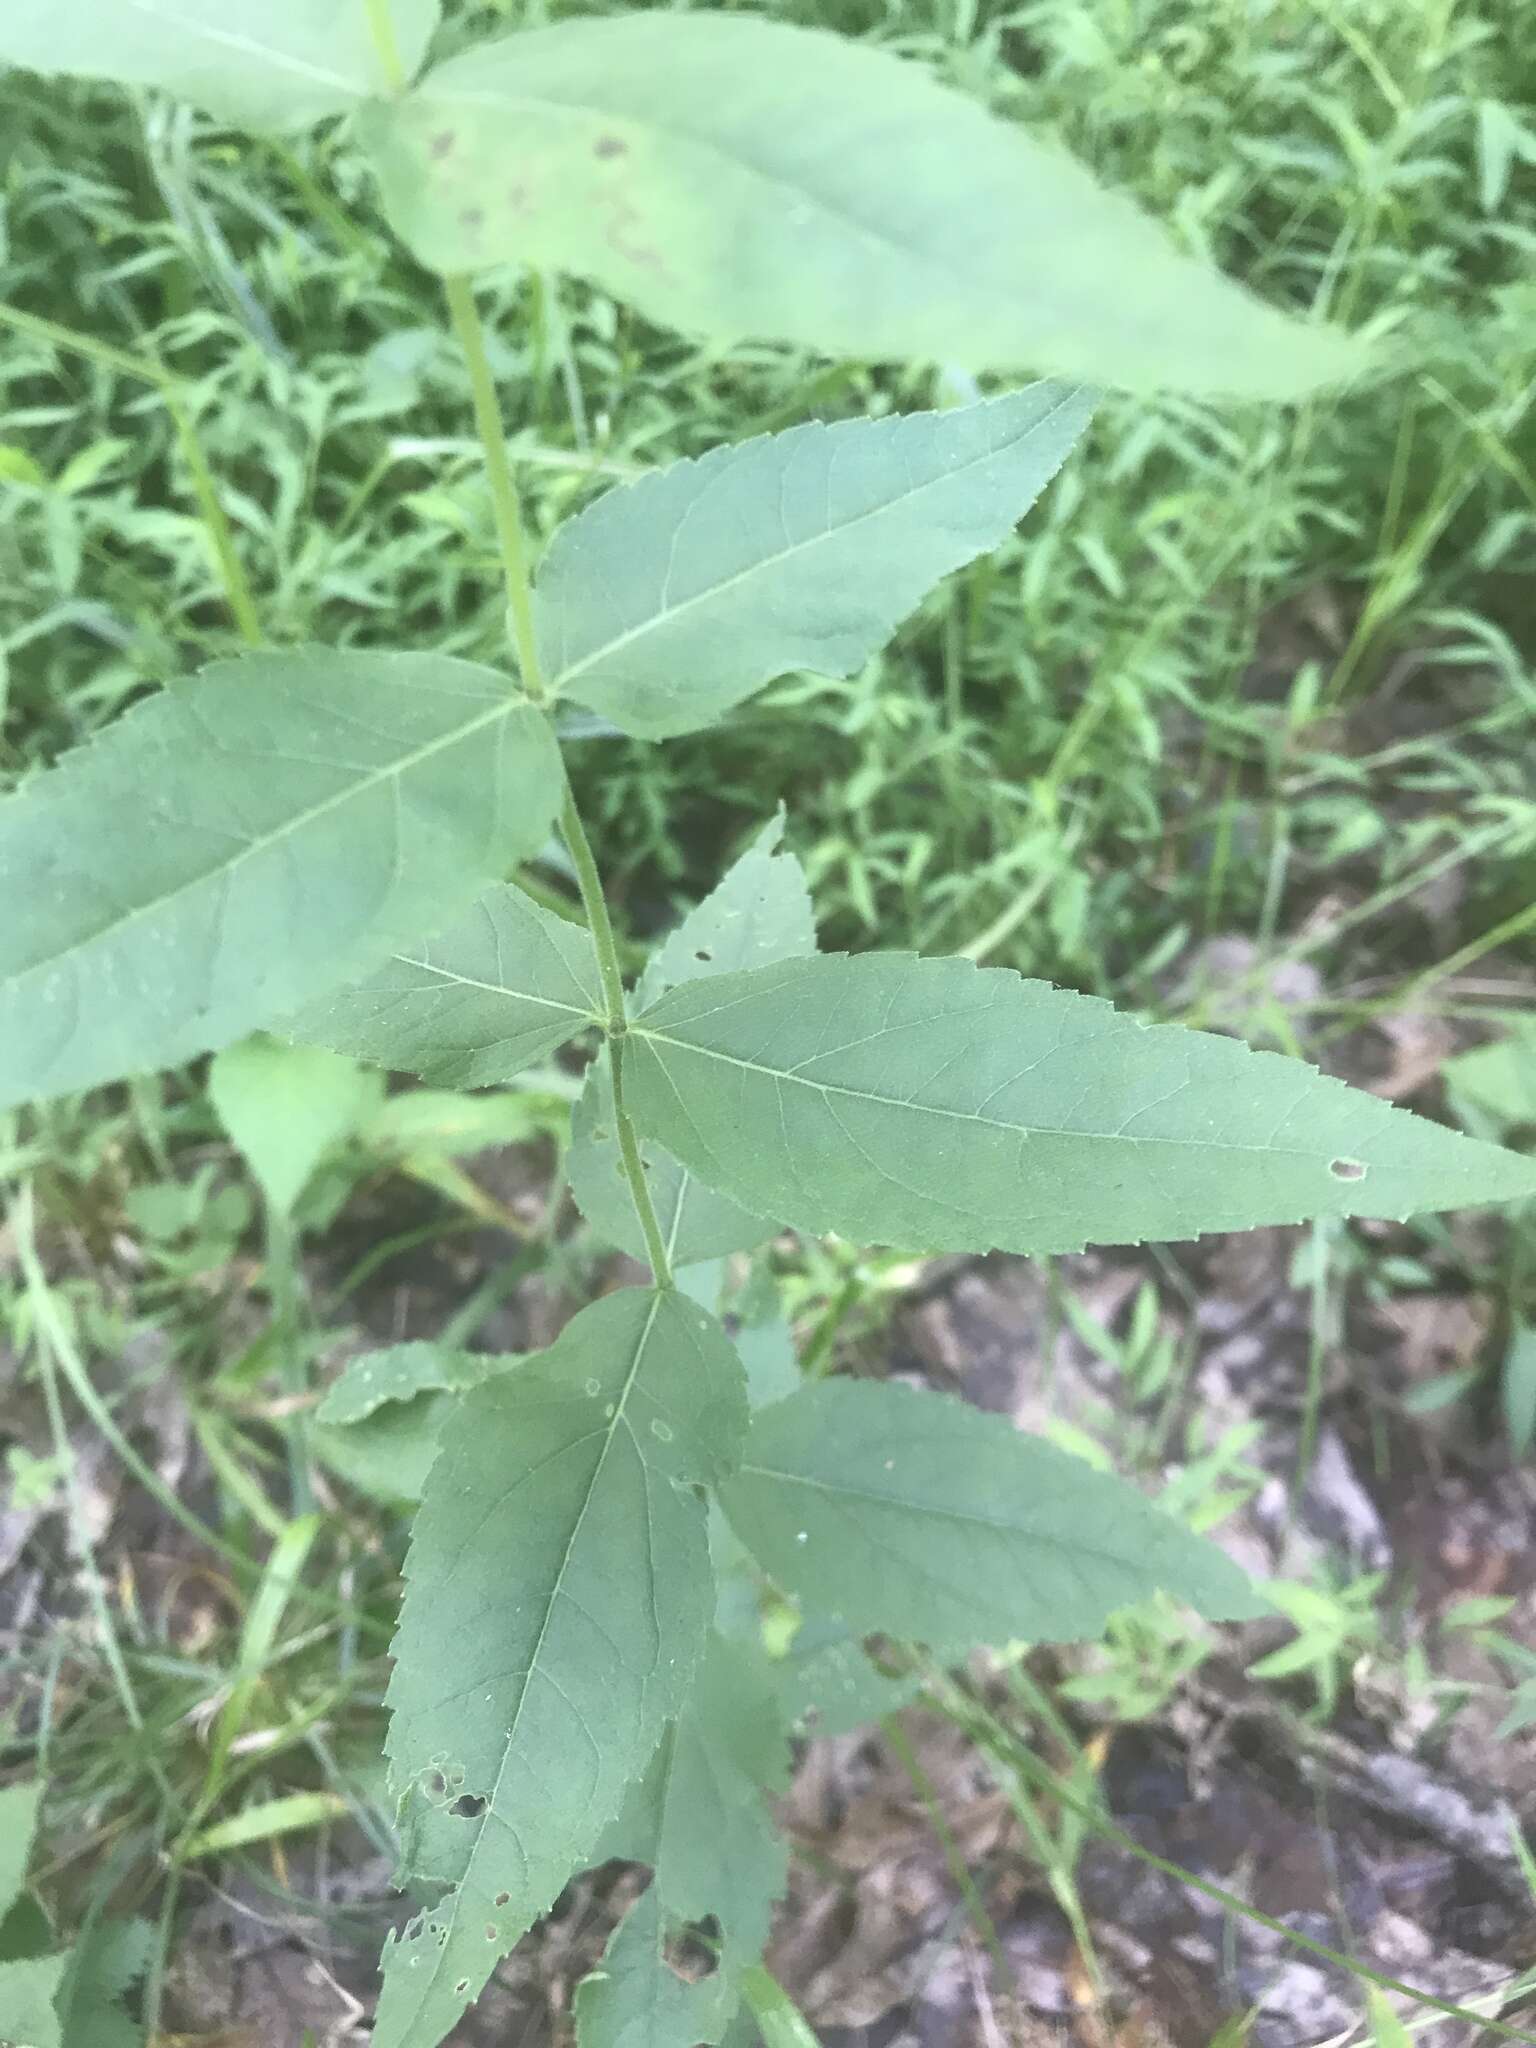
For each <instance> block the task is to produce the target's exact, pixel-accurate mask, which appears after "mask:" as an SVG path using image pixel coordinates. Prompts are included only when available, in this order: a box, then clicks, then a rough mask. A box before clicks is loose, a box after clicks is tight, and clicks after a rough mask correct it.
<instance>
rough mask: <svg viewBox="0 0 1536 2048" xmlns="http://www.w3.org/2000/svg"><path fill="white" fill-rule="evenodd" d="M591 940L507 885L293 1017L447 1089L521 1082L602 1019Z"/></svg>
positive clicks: (291, 1026)
mask: <svg viewBox="0 0 1536 2048" xmlns="http://www.w3.org/2000/svg"><path fill="white" fill-rule="evenodd" d="M603 1010H604V1005H603V993H602V984H601V982H600V980H599V978H598V971H597V956H596V954H595V953H594V952H593V950H592V936H591V934H590V933H589V932H587V931H586V930H584V929H583V927H582V926H580V925H575V924H571V923H569V922H568V921H567V920H566V919H565V918H563V917H558V916H556V914H555V913H554V912H553V911H551V910H545V909H543V908H542V907H541V906H540V905H539V904H537V903H535V902H534V901H533V899H532V897H530V896H527V895H525V894H524V893H523V891H522V890H521V889H514V888H512V887H510V886H509V885H507V884H505V883H500V884H498V885H497V886H495V887H494V888H491V889H487V890H486V891H485V892H484V894H483V895H481V896H480V897H479V898H478V900H477V901H476V902H475V904H474V905H473V907H472V908H471V909H470V910H469V912H468V913H467V915H466V916H464V917H463V918H462V919H461V920H460V921H459V922H458V923H457V924H455V925H453V926H451V927H450V928H449V929H448V930H447V931H443V932H438V933H437V934H436V935H435V936H434V937H432V938H430V939H418V940H417V941H416V942H415V944H413V945H409V946H403V947H401V948H400V949H399V950H398V951H397V952H395V953H393V954H392V955H391V956H390V958H389V959H388V960H386V961H385V962H384V964H383V966H382V967H379V968H377V969H376V970H375V971H374V972H373V973H372V974H369V975H368V976H366V977H365V978H364V979H363V980H361V981H358V982H355V983H353V985H352V986H351V987H349V988H343V989H339V990H337V991H336V992H334V993H332V994H327V995H326V996H324V997H322V998H321V999H320V1001H318V1002H316V1003H312V1004H311V1005H310V1006H309V1008H308V1009H306V1010H304V1011H302V1012H301V1013H300V1014H299V1015H298V1016H297V1017H291V1018H289V1019H288V1021H287V1022H286V1024H285V1025H284V1030H285V1032H286V1034H287V1035H288V1036H289V1037H290V1038H295V1039H299V1040H302V1041H304V1042H305V1043H308V1044H316V1045H324V1046H329V1047H330V1048H331V1049H332V1050H333V1051H336V1052H346V1053H350V1054H352V1056H353V1057H354V1058H356V1059H364V1060H374V1061H376V1062H377V1063H378V1064H379V1065H380V1066H385V1067H397V1068H400V1069H402V1070H403V1071H405V1072H408V1073H412V1074H420V1075H421V1076H422V1077H423V1078H424V1079H425V1080H428V1081H432V1082H435V1083H437V1084H438V1085H439V1086H441V1087H445V1088H485V1087H493V1086H495V1084H496V1083H497V1082H500V1081H510V1080H513V1079H514V1078H515V1077H516V1076H517V1075H518V1074H521V1073H522V1072H524V1070H525V1069H526V1068H528V1067H531V1066H533V1065H535V1064H536V1063H537V1062H538V1061H539V1060H542V1059H545V1058H547V1057H548V1055H549V1054H550V1053H552V1052H553V1051H554V1050H555V1049H556V1047H557V1046H561V1045H564V1044H565V1042H566V1040H567V1039H568V1038H574V1037H575V1036H576V1034H577V1033H578V1032H580V1031H585V1030H587V1029H588V1028H589V1027H590V1026H591V1025H593V1024H595V1023H597V1022H598V1021H599V1020H600V1019H601V1017H602V1015H603Z"/></svg>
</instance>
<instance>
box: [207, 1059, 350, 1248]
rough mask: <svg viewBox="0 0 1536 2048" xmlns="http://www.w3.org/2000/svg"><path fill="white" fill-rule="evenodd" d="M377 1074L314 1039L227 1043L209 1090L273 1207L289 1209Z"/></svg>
mask: <svg viewBox="0 0 1536 2048" xmlns="http://www.w3.org/2000/svg"><path fill="white" fill-rule="evenodd" d="M373 1093H374V1077H373V1076H372V1075H365V1074H363V1073H361V1072H360V1071H359V1069H358V1068H357V1067H356V1066H355V1065H354V1064H353V1062H352V1061H351V1060H347V1059H343V1058H342V1057H341V1056H340V1055H339V1054H337V1053H333V1052H326V1051H325V1050H324V1049H323V1048H321V1047H319V1046H290V1045H280V1044H278V1043H277V1042H276V1041H275V1040H274V1039H270V1038H265V1037H255V1038H245V1039H241V1040H240V1041H238V1042H237V1043H236V1044H234V1045H230V1046H226V1047H225V1049H224V1050H223V1051H222V1052H221V1053H219V1054H218V1055H217V1057H216V1058H215V1059H214V1060H213V1062H212V1064H211V1066H210V1067H209V1069H208V1094H209V1097H210V1098H211V1100H212V1102H213V1106H214V1108H215V1109H216V1110H217V1111H218V1113H219V1121H220V1123H222V1124H223V1126H224V1128H225V1130H226V1131H227V1132H228V1133H229V1136H230V1140H231V1142H232V1143H233V1144H234V1145H235V1146H236V1147H237V1148H238V1149H239V1151H241V1152H242V1153H243V1154H244V1155H245V1160H246V1164H247V1165H248V1166H249V1167H250V1169H251V1172H252V1173H253V1174H254V1175H255V1177H256V1180H257V1183H258V1185H259V1186H260V1188H261V1191H262V1193H263V1194H264V1195H265V1196H266V1198H267V1200H268V1201H269V1202H270V1203H271V1205H272V1207H273V1208H274V1209H276V1210H277V1211H278V1213H279V1214H280V1215H283V1216H286V1215H287V1214H288V1213H289V1212H290V1211H291V1210H292V1208H293V1205H294V1203H295V1202H296V1201H297V1200H298V1198H299V1196H300V1195H301V1194H302V1193H303V1192H304V1187H305V1184H306V1182H307V1181H308V1180H309V1177H310V1175H311V1174H312V1173H313V1172H314V1170H315V1168H316V1167H317V1166H318V1165H319V1164H320V1161H321V1160H322V1159H323V1158H324V1157H325V1155H326V1153H327V1152H328V1151H329V1150H330V1149H331V1147H332V1146H333V1145H338V1144H340V1142H341V1140H342V1139H343V1138H345V1137H347V1136H348V1135H349V1134H350V1133H351V1131H352V1128H353V1126H354V1124H355V1123H356V1121H357V1118H358V1116H359V1114H360V1113H361V1112H362V1111H363V1110H364V1109H366V1108H367V1107H368V1106H369V1104H370V1103H371V1101H372V1098H373Z"/></svg>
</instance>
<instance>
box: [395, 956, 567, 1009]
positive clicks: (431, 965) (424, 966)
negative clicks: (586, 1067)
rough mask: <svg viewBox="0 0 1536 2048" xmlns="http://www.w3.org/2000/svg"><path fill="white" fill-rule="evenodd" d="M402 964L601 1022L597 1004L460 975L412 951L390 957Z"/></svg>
mask: <svg viewBox="0 0 1536 2048" xmlns="http://www.w3.org/2000/svg"><path fill="white" fill-rule="evenodd" d="M391 957H392V958H393V959H396V960H398V961H399V962H400V964H401V965H402V966H403V967H415V968H418V969H419V970H420V971H421V972H422V973H423V974H435V975H436V976H437V978H438V979H439V981H446V982H451V983H452V984H453V986H454V987H455V988H477V989H479V990H480V991H481V992H482V994H484V995H488V996H506V997H507V998H508V999H509V1000H510V1001H512V1002H515V1003H532V1004H534V1005H536V1006H537V1007H538V1008H539V1009H542V1010H558V1011H560V1013H561V1014H562V1015H563V1016H566V1017H579V1018H580V1019H581V1021H582V1022H583V1023H584V1024H601V1023H602V1021H603V1018H602V1015H601V1012H600V1011H599V1010H598V1009H597V1008H596V1007H595V1002H594V1004H589V1005H588V1006H587V1007H585V1008H583V1007H582V1005H581V1004H580V1003H562V1002H561V1001H560V1000H559V999H558V998H557V997H555V996H536V995H533V994H531V993H530V992H529V991H528V990H527V989H521V988H508V987H507V986H506V985H505V984H504V983H499V982H494V981H480V980H478V979H477V978H476V977H475V976H474V975H473V974H460V973H459V972H458V970H457V969H456V968H452V967H439V966H438V964H437V962H436V961H435V960H417V959H415V958H413V957H412V955H411V954H409V953H395V954H393V955H392V956H391ZM379 993H380V994H393V993H395V991H393V990H380V991H379Z"/></svg>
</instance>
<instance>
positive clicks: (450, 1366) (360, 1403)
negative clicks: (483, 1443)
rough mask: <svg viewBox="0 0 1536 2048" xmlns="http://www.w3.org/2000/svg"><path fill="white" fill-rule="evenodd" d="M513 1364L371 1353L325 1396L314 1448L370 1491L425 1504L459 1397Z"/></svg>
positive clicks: (425, 1351) (427, 1348)
mask: <svg viewBox="0 0 1536 2048" xmlns="http://www.w3.org/2000/svg"><path fill="white" fill-rule="evenodd" d="M511 1363H512V1361H510V1360H505V1359H493V1358H486V1357H484V1356H483V1355H481V1354H480V1353H478V1352H469V1351H450V1350H448V1349H447V1348H446V1347H445V1346H443V1345H440V1344H397V1345H394V1346H393V1347H392V1348H391V1349H389V1350H387V1351H370V1352H366V1353H365V1354H364V1355H363V1356H362V1357H361V1358H354V1359H353V1361H352V1363H351V1364H350V1365H349V1366H348V1367H347V1369H346V1371H345V1372H344V1373H343V1374H342V1375H341V1377H340V1378H339V1379H337V1380H334V1381H333V1382H332V1383H331V1385H330V1387H329V1388H328V1389H327V1390H326V1395H325V1399H324V1400H323V1401H322V1402H321V1403H320V1405H319V1407H318V1408H317V1409H316V1410H315V1426H314V1429H313V1430H312V1431H311V1434H310V1446H311V1448H312V1449H313V1451H314V1453H315V1455H316V1456H317V1457H319V1458H322V1459H324V1461H325V1463H326V1464H327V1465H329V1466H331V1468H332V1469H333V1470H334V1471H337V1472H339V1473H340V1474H341V1475H342V1477H343V1478H344V1479H347V1480H349V1481H350V1482H351V1483H352V1485H354V1486H358V1487H361V1488H362V1490H363V1491H364V1492H365V1493H371V1494H375V1495H377V1496H378V1497H379V1498H380V1499H383V1500H420V1498H421V1491H422V1488H423V1487H424V1486H425V1484H426V1479H427V1473H428V1472H429V1471H430V1470H431V1467H432V1460H433V1459H434V1458H435V1457H436V1455H437V1433H438V1430H439V1428H440V1427H441V1426H442V1423H443V1422H444V1420H445V1419H446V1417H447V1416H448V1415H449V1414H451V1413H452V1410H453V1398H452V1397H453V1396H454V1395H455V1394H459V1393H462V1392H464V1391H465V1390H466V1389H467V1388H469V1387H476V1386H478V1385H479V1384H480V1382H481V1381H482V1380H483V1379H485V1378H486V1377H487V1376H488V1375H489V1374H490V1373H492V1372H496V1371H501V1370H504V1369H505V1368H506V1367H507V1366H508V1365H509V1364H511Z"/></svg>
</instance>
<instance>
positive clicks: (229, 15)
mask: <svg viewBox="0 0 1536 2048" xmlns="http://www.w3.org/2000/svg"><path fill="white" fill-rule="evenodd" d="M392 4H393V13H394V20H395V33H396V36H397V39H398V41H399V45H400V54H401V57H402V59H403V61H404V63H405V65H406V68H407V69H408V70H414V69H415V68H416V66H417V65H418V64H419V63H420V62H421V59H422V57H423V56H424V55H425V54H426V47H427V42H428V39H429V38H430V36H431V34H432V31H433V29H434V28H435V27H436V26H437V14H438V0H392ZM0 63H7V64H24V65H26V66H28V67H29V69H31V70H34V71H64V72H69V73H72V74H73V75H75V76H76V77H80V78H107V79H111V80H113V81H114V82H115V83H117V84H120V85H136V86H160V87H163V88H164V90H165V91H167V92H174V93H179V94H181V95H182V96H183V97H184V98H186V99H189V100H195V101H196V102H197V104H198V105H199V106H201V107H206V108H207V109H208V111H209V112H210V113H212V114H216V115H217V116H218V117H219V118H220V119H221V120H224V121H230V122H232V123H234V124H235V125H236V126H237V127H241V128H272V129H285V128H305V127H308V126H309V125H310V124H311V123H312V122H314V121H322V120H324V119H325V117H326V116H327V115H328V114H341V113H346V112H347V111H348V110H349V109H350V108H352V107H355V106H358V105H359V104H360V103H361V102H362V101H363V100H364V99H365V98H367V97H368V96H369V95H370V94H372V93H375V92H377V91H378V90H379V89H380V87H381V86H383V85H384V84H385V83H386V82H387V81H386V79H385V75H384V73H383V71H382V69H381V67H380V63H379V59H378V56H377V54H376V51H375V48H374V43H373V38H372V36H371V35H370V34H369V29H368V14H367V8H366V5H365V0H6V11H5V18H4V20H3V21H0Z"/></svg>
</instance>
